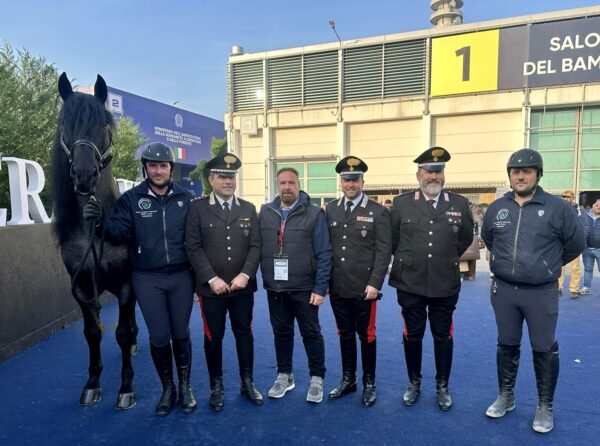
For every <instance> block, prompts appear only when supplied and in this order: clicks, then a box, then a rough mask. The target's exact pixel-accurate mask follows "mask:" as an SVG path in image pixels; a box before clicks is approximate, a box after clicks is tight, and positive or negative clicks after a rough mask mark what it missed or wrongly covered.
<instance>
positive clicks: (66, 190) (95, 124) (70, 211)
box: [52, 93, 117, 244]
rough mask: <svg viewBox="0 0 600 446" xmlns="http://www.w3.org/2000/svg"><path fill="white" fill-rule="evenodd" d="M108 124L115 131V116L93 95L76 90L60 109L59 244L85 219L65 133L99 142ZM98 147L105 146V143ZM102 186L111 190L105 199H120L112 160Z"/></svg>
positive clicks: (55, 174)
mask: <svg viewBox="0 0 600 446" xmlns="http://www.w3.org/2000/svg"><path fill="white" fill-rule="evenodd" d="M106 126H110V129H111V131H114V128H115V124H114V119H113V116H112V114H111V113H110V112H109V111H108V110H106V108H105V107H104V104H102V103H101V102H100V100H98V98H96V97H94V96H92V95H88V94H84V93H73V94H72V95H71V96H69V98H68V99H67V100H66V101H65V102H64V104H63V107H62V109H61V111H60V113H59V116H58V125H57V130H56V135H55V138H54V146H53V149H52V198H53V211H54V214H53V229H54V235H55V237H56V239H57V241H58V243H59V244H62V243H63V242H65V241H66V240H68V239H69V236H71V235H72V234H73V231H74V230H75V229H76V228H77V226H78V225H79V224H81V223H82V216H81V210H80V209H79V205H78V202H77V196H76V194H75V191H74V188H73V183H72V181H71V177H70V175H69V169H70V165H69V161H68V159H67V156H66V154H65V152H64V150H63V149H62V147H61V144H60V137H61V133H62V134H63V135H64V138H65V141H66V143H67V144H69V143H73V142H74V141H75V140H77V139H81V138H85V139H89V140H90V141H92V142H94V143H96V144H97V145H99V144H100V143H99V141H102V138H103V136H104V131H105V128H106ZM98 148H99V149H100V150H101V151H102V150H103V148H102V147H98ZM101 188H102V189H104V193H105V194H107V195H105V196H104V200H105V201H106V200H111V201H115V200H116V198H117V192H116V190H117V188H116V186H115V184H114V178H113V176H112V170H111V165H110V163H109V165H108V166H107V167H106V168H104V169H103V170H102V175H101V179H100V182H99V184H98V185H97V190H98V191H99V190H100V189H101ZM105 204H106V203H105Z"/></svg>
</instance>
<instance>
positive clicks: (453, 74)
mask: <svg viewBox="0 0 600 446" xmlns="http://www.w3.org/2000/svg"><path fill="white" fill-rule="evenodd" d="M499 36H500V30H498V29H494V30H490V31H481V32H474V33H468V34H459V35H455V36H447V37H438V38H435V39H432V47H431V96H442V95H447V94H460V93H473V92H477V91H490V90H497V89H498V50H499V46H500V43H499V40H500V39H499Z"/></svg>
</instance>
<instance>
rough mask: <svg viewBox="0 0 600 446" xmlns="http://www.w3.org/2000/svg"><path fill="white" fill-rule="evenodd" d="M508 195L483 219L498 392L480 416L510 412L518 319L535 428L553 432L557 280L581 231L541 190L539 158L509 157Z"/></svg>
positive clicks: (524, 153)
mask: <svg viewBox="0 0 600 446" xmlns="http://www.w3.org/2000/svg"><path fill="white" fill-rule="evenodd" d="M506 170H507V173H508V177H509V180H510V186H511V188H512V191H511V192H507V193H506V194H504V196H502V197H500V198H498V199H497V200H496V201H494V202H493V203H492V204H491V205H490V207H489V208H488V211H487V212H486V214H485V217H484V221H483V228H482V231H481V237H482V238H483V240H484V241H485V244H486V246H487V248H488V249H489V250H490V252H491V258H490V270H491V271H492V273H494V279H493V281H492V289H491V302H492V306H493V308H494V313H495V315H496V325H497V327H498V347H497V351H496V363H497V372H498V384H499V387H500V393H499V395H498V398H497V399H496V401H494V403H493V404H492V405H491V406H490V407H488V409H487V411H486V415H487V416H488V417H491V418H500V417H503V416H504V415H505V414H506V412H508V411H511V410H513V409H514V407H515V395H514V390H513V389H514V385H515V379H516V376H517V370H518V367H519V358H520V344H521V335H522V330H523V320H526V321H527V328H528V330H529V339H530V343H531V348H532V350H533V365H534V370H535V378H536V382H537V390H538V404H537V408H536V411H535V418H534V420H533V426H532V427H533V430H535V431H536V432H540V433H546V432H549V431H551V430H552V428H553V427H554V419H553V413H552V410H553V401H554V390H555V388H556V381H557V379H558V368H559V360H558V342H557V341H556V337H555V335H556V322H557V319H558V277H559V276H560V274H561V267H562V266H563V265H566V264H567V263H569V262H570V261H572V260H573V259H575V258H577V257H578V256H579V254H581V252H582V251H583V249H584V248H585V239H584V235H583V227H582V225H581V223H580V222H579V220H578V218H577V215H576V214H575V212H573V210H572V209H571V206H570V205H569V203H567V202H566V201H565V200H562V199H560V198H558V197H555V196H553V195H551V194H549V193H547V192H545V191H544V190H543V189H542V188H541V187H540V185H539V181H540V179H541V178H542V175H543V174H544V165H543V160H542V156H541V155H540V153H539V152H537V151H535V150H532V149H521V150H517V151H516V152H515V153H513V154H512V155H511V156H510V158H509V160H508V163H507V165H506Z"/></svg>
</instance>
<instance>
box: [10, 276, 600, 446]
mask: <svg viewBox="0 0 600 446" xmlns="http://www.w3.org/2000/svg"><path fill="white" fill-rule="evenodd" d="M596 288H600V286H597V287H596ZM565 289H567V286H566V285H565ZM560 307H561V308H560V311H561V314H560V318H559V329H558V332H559V333H558V339H559V342H560V354H561V372H560V378H559V382H558V388H557V392H556V398H555V428H554V431H553V432H552V433H550V434H547V435H540V434H536V433H535V432H533V431H532V429H531V421H532V419H533V414H534V412H535V404H536V391H535V379H534V374H533V368H532V364H531V350H530V348H529V345H528V343H529V341H528V338H527V336H526V334H525V337H524V339H523V346H524V348H523V354H522V358H521V368H520V370H519V375H518V379H517V385H516V394H517V407H516V409H515V410H514V411H513V412H511V413H510V414H508V415H507V416H506V417H504V418H503V419H499V420H491V419H488V418H487V417H486V416H485V415H484V412H485V409H486V407H487V406H488V405H489V404H490V403H491V402H492V401H493V400H494V399H495V397H496V393H497V384H496V367H495V349H496V340H495V337H496V334H495V333H496V327H495V322H494V316H493V312H492V309H491V306H490V304H489V281H488V279H487V273H480V274H479V275H478V278H477V280H476V281H474V282H465V283H464V285H463V290H462V293H461V298H460V300H459V303H458V309H457V311H456V313H455V356H454V367H453V372H452V378H451V382H450V390H451V394H452V396H453V399H454V406H453V408H452V409H451V410H450V411H449V412H446V413H444V412H441V411H440V410H438V409H437V407H436V405H435V398H434V397H435V383H434V374H435V373H434V363H433V353H432V342H431V337H430V335H429V334H428V335H427V338H426V341H425V345H424V354H423V393H422V395H421V400H420V401H419V402H418V403H417V405H415V406H413V407H405V406H403V405H402V402H401V398H402V393H403V391H404V388H405V386H406V382H407V378H406V371H405V367H404V356H403V352H402V345H401V337H402V322H401V317H400V311H399V307H398V305H397V303H396V299H395V292H394V290H393V289H391V288H389V287H386V288H385V289H384V299H383V300H382V301H381V302H380V303H379V311H378V319H377V335H378V370H377V371H378V373H377V391H378V399H377V404H376V405H375V406H374V407H373V408H370V409H365V408H363V407H362V405H361V402H360V400H361V390H362V388H361V387H360V386H359V391H358V392H357V393H356V394H352V395H350V396H348V397H345V398H343V399H341V400H339V401H327V400H324V401H323V403H321V404H319V405H315V406H312V405H309V404H308V403H306V402H305V397H306V390H307V387H308V381H309V377H308V369H307V364H306V356H305V354H304V348H303V345H302V343H301V340H300V338H299V336H298V335H297V341H296V351H295V354H294V364H295V376H296V389H295V390H292V391H291V392H289V393H288V394H287V395H286V396H285V397H284V398H283V399H281V400H270V399H268V398H266V401H265V404H264V405H263V406H260V407H255V406H252V405H250V404H249V403H247V402H246V401H245V400H244V399H243V398H242V397H241V396H240V395H239V386H238V377H237V360H236V356H235V345H234V342H233V336H232V334H231V331H230V330H229V329H228V333H227V335H226V339H225V345H224V383H225V391H226V395H225V398H226V399H225V410H224V411H223V412H221V413H213V412H212V411H211V410H210V409H209V407H208V405H207V399H208V394H209V386H208V382H207V372H206V366H205V362H204V355H203V348H202V331H201V330H202V323H201V318H200V315H199V310H198V307H197V305H196V306H195V308H194V312H193V316H192V322H191V327H192V342H193V354H194V368H193V373H192V378H193V385H194V389H195V393H196V397H197V399H198V402H199V407H198V409H197V411H196V412H195V413H194V414H192V415H184V414H182V413H181V412H179V411H177V410H176V411H175V412H174V413H173V414H171V415H170V416H168V417H166V418H163V419H160V418H157V417H155V416H154V406H155V403H156V400H157V398H158V396H159V395H160V384H159V381H158V378H157V376H156V374H155V372H154V368H153V366H152V363H151V359H150V355H149V351H148V339H147V331H146V327H145V326H144V323H143V319H142V317H141V315H140V314H139V313H138V316H139V318H138V321H139V323H140V336H139V350H140V354H139V355H137V356H136V357H135V358H134V367H135V371H136V379H135V385H136V389H137V401H138V404H137V406H136V407H135V408H133V409H132V410H129V411H125V412H117V411H116V410H115V409H114V408H113V405H114V402H115V400H116V395H117V391H118V387H119V384H120V379H119V373H120V352H119V349H118V346H117V344H116V341H115V339H114V334H113V332H114V328H115V325H116V321H117V307H116V305H115V303H114V302H113V303H110V304H108V305H106V307H105V308H104V309H103V313H102V319H103V323H104V324H105V328H106V332H105V337H104V340H103V344H102V352H103V361H104V373H103V375H102V385H103V391H104V393H103V399H102V401H100V402H99V403H98V404H97V405H96V406H94V407H88V408H82V407H79V406H78V404H77V402H78V398H79V393H80V391H81V387H82V386H83V384H84V383H85V381H86V378H87V372H86V370H87V347H86V344H85V340H84V338H83V334H82V329H83V325H82V323H81V322H78V323H76V324H74V325H73V326H71V327H69V328H68V329H65V330H62V331H61V332H59V333H57V334H56V335H54V336H52V337H51V338H49V339H47V340H45V341H43V342H41V343H39V344H37V345H36V346H34V347H32V348H30V349H29V350H27V351H25V352H24V353H22V354H21V355H19V356H17V357H15V358H13V359H11V360H9V361H7V362H5V363H3V364H1V365H0V389H1V391H0V395H1V398H2V400H1V401H2V404H1V405H0V444H2V445H7V446H9V445H40V444H44V445H56V444H61V445H80V444H81V445H90V444H95V445H102V444H110V445H121V444H125V443H130V444H147V445H154V444H156V445H171V444H184V443H188V444H205V445H212V444H251V443H252V444H255V445H256V444H261V443H265V444H286V445H296V444H328V445H340V444H343V445H345V446H350V445H365V444H368V443H374V444H377V445H395V444H419V445H428V444H446V445H458V444H460V445H465V444H466V445H479V444H491V445H508V444H538V443H539V444H542V443H543V444H545V445H554V444H557V445H558V444H561V445H564V444H581V445H588V444H598V441H599V438H600V421H599V420H600V418H599V415H600V398H598V396H597V395H598V393H597V392H598V390H597V389H598V384H599V381H600V349H599V348H598V340H599V339H600V336H599V331H600V328H599V324H598V314H600V296H599V292H598V290H594V291H593V294H592V295H591V296H585V297H582V298H579V299H576V300H572V299H569V298H563V299H561V303H560ZM321 308H322V309H321V324H322V328H323V335H324V337H325V344H326V359H327V361H326V365H327V368H328V372H327V377H326V380H325V389H326V391H329V390H330V389H331V388H332V387H334V386H335V385H336V384H337V382H338V380H339V378H340V373H341V372H340V357H339V356H340V354H339V347H338V341H337V335H336V332H335V324H334V321H333V315H332V311H331V307H330V306H329V303H328V302H326V304H324V305H323V306H322V307H321ZM254 333H255V339H256V340H255V343H256V359H255V381H256V384H257V386H258V388H259V389H260V390H261V391H262V392H263V393H264V394H265V395H266V391H267V390H268V389H269V387H270V386H271V384H272V382H273V379H274V378H275V367H274V363H275V355H274V348H273V337H272V333H271V327H270V324H269V319H268V308H267V303H266V294H265V293H264V292H259V293H257V295H256V305H255V312H254Z"/></svg>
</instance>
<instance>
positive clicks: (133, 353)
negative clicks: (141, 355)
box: [131, 344, 138, 356]
mask: <svg viewBox="0 0 600 446" xmlns="http://www.w3.org/2000/svg"><path fill="white" fill-rule="evenodd" d="M137 354H138V348H137V344H132V345H131V356H135V355H137Z"/></svg>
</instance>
